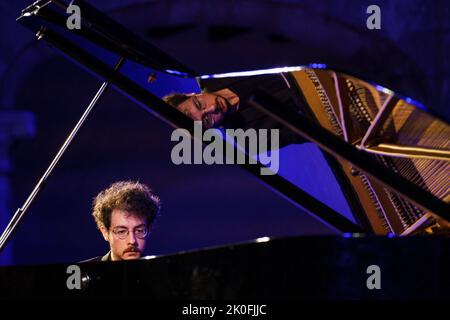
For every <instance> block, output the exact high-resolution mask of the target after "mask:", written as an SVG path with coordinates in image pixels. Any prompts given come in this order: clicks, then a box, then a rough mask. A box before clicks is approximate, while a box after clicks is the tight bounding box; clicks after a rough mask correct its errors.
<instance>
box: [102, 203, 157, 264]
mask: <svg viewBox="0 0 450 320" xmlns="http://www.w3.org/2000/svg"><path fill="white" fill-rule="evenodd" d="M101 231H102V234H103V237H104V238H105V240H106V241H108V242H109V245H110V247H111V258H112V260H130V259H138V258H140V257H141V255H142V252H143V251H144V249H145V243H146V241H147V239H146V236H147V233H148V226H147V225H146V221H145V219H144V218H141V217H139V216H138V215H136V214H134V213H133V212H128V211H123V210H119V209H114V210H113V211H112V213H111V226H110V228H109V230H107V229H106V228H104V227H102V228H101Z"/></svg>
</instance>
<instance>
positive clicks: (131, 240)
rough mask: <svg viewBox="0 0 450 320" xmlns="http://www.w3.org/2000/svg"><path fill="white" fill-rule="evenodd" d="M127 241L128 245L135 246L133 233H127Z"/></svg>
mask: <svg viewBox="0 0 450 320" xmlns="http://www.w3.org/2000/svg"><path fill="white" fill-rule="evenodd" d="M127 241H128V243H131V244H135V243H136V241H137V240H136V235H135V234H134V232H129V233H128V236H127Z"/></svg>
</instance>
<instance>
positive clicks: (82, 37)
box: [18, 0, 385, 231]
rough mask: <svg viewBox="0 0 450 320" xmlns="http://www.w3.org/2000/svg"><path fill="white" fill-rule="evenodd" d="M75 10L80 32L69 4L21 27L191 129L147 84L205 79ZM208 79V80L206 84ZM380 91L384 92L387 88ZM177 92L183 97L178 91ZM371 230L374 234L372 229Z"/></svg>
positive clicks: (344, 226)
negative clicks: (70, 21) (70, 20)
mask: <svg viewBox="0 0 450 320" xmlns="http://www.w3.org/2000/svg"><path fill="white" fill-rule="evenodd" d="M73 4H75V5H78V6H80V8H81V12H82V14H81V16H82V27H81V29H80V30H76V29H74V30H69V29H68V28H67V27H66V20H67V17H68V14H67V13H66V8H67V5H68V1H66V2H63V1H53V0H50V1H37V2H35V3H34V4H33V5H31V6H29V7H28V8H26V9H24V10H23V12H22V15H21V16H20V17H19V18H18V21H19V22H20V23H23V24H24V25H26V26H27V27H29V28H30V29H32V30H33V31H34V32H36V33H37V34H38V35H40V36H42V37H43V39H44V40H47V41H48V42H49V43H51V44H53V45H55V46H56V47H57V48H59V49H60V50H62V51H63V52H64V53H65V54H66V55H68V56H69V57H72V58H74V59H75V60H76V61H78V62H80V63H81V64H82V66H85V67H86V66H87V69H88V70H89V71H91V72H93V73H94V74H96V75H97V76H98V75H100V77H102V78H108V79H110V80H111V81H112V82H113V84H115V85H116V86H117V87H118V88H119V89H120V90H122V92H123V93H125V94H127V95H129V96H130V97H131V98H134V99H135V100H137V101H139V102H140V103H141V106H142V105H146V106H151V110H150V111H153V112H154V113H155V114H156V115H157V116H159V117H160V118H162V119H163V120H165V121H167V122H169V123H170V124H172V125H174V126H176V127H189V125H190V124H189V121H186V120H187V119H186V118H185V117H184V116H181V115H180V114H178V112H174V110H172V109H171V108H167V105H165V104H164V103H162V102H161V101H160V100H159V99H157V98H156V97H155V96H154V95H152V94H151V93H150V91H149V90H148V89H147V88H148V84H147V83H146V81H147V78H148V75H151V74H152V73H155V72H156V73H158V72H159V73H160V74H157V76H161V74H162V75H163V76H167V74H169V75H171V76H176V77H185V78H187V80H186V81H189V79H190V81H191V88H194V90H195V89H197V90H198V88H195V85H194V84H193V83H192V81H193V80H194V79H193V78H192V77H195V76H199V75H200V73H196V72H195V71H192V70H190V69H189V68H188V67H185V66H184V65H183V64H182V63H179V62H178V61H176V60H175V59H173V58H172V57H170V56H169V55H168V54H166V53H164V52H163V51H161V50H160V49H158V48H157V47H155V46H154V45H151V44H149V43H148V42H146V41H145V40H143V39H141V38H139V37H138V36H136V35H135V34H134V33H132V32H131V31H129V30H128V29H126V28H125V27H123V26H122V25H120V24H119V23H117V22H115V21H114V20H112V19H111V18H109V17H108V16H107V15H105V14H103V13H101V12H100V11H98V10H97V9H95V8H94V7H92V6H90V5H88V4H87V3H85V2H83V1H73ZM120 56H124V57H126V58H128V59H129V60H128V61H127V62H126V63H125V65H124V67H123V69H122V70H121V71H120V74H115V73H114V72H111V70H110V69H111V67H112V66H113V65H114V64H115V63H116V62H117V60H118V59H119V57H120ZM203 73H204V72H203ZM207 77H208V76H203V78H207ZM172 79H174V77H172ZM118 83H120V85H118ZM153 89H154V88H152V90H153ZM377 89H378V90H380V91H382V90H383V89H384V88H381V87H380V88H377ZM172 90H174V91H178V90H177V88H176V86H174V87H173V88H172ZM384 90H385V89H384ZM166 93H167V92H166ZM163 94H164V93H159V94H158V95H159V96H162V95H163ZM147 109H148V108H147ZM247 169H248V168H247ZM250 171H251V170H250ZM251 172H252V171H251ZM253 172H254V171H253ZM259 177H260V178H263V181H264V182H266V183H267V184H268V185H269V186H271V187H272V188H273V189H275V190H276V191H279V192H281V194H283V195H284V196H286V197H287V198H288V199H290V200H293V201H294V202H295V203H297V204H301V203H303V204H304V203H308V202H310V203H313V205H312V206H311V207H309V208H305V207H304V206H303V209H306V211H309V212H311V211H315V213H314V214H316V215H317V216H318V217H319V219H321V220H322V221H324V222H326V223H327V224H329V225H331V226H334V227H335V228H336V229H337V230H341V231H358V230H360V229H359V227H358V226H356V225H355V224H354V221H351V220H352V219H351V217H349V216H348V215H346V217H344V216H345V214H344V215H341V214H339V213H337V212H336V211H334V210H333V209H332V208H329V207H328V206H327V205H324V204H321V203H320V202H314V200H313V199H312V198H311V197H309V196H308V195H307V194H305V193H304V192H303V191H302V190H301V189H300V188H299V186H298V185H296V184H294V183H291V182H289V179H284V178H283V177H281V176H279V175H277V176H275V177H273V178H270V179H264V176H259ZM266 178H267V177H266ZM302 192H303V193H302ZM301 206H302V205H301ZM312 209H314V210H312ZM341 211H342V210H341ZM321 212H322V213H321ZM323 212H325V213H323ZM365 229H366V231H368V230H367V227H366V228H365Z"/></svg>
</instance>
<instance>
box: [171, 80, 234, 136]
mask: <svg viewBox="0 0 450 320" xmlns="http://www.w3.org/2000/svg"><path fill="white" fill-rule="evenodd" d="M238 103H239V97H238V96H237V95H236V94H234V93H233V92H232V91H230V90H229V89H222V90H220V91H216V92H213V93H209V92H203V93H200V94H193V95H191V96H190V98H189V99H187V100H186V101H183V102H182V103H180V105H179V106H178V107H177V109H178V110H180V111H181V112H183V113H184V114H186V115H187V116H188V117H190V118H191V119H193V120H195V121H203V126H204V127H206V128H211V127H215V126H218V125H220V123H221V122H222V121H223V119H224V117H225V115H226V114H227V113H229V112H231V111H232V110H233V109H235V108H236V107H237V104H238Z"/></svg>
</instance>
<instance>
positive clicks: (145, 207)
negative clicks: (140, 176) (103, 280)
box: [89, 181, 161, 261]
mask: <svg viewBox="0 0 450 320" xmlns="http://www.w3.org/2000/svg"><path fill="white" fill-rule="evenodd" d="M160 208H161V202H160V199H159V198H158V196H156V195H155V194H154V193H153V192H152V190H151V189H150V188H149V187H148V186H146V185H145V184H142V183H139V182H132V181H119V182H116V183H113V184H112V185H111V186H110V187H109V188H108V189H106V190H103V191H102V192H100V193H99V194H98V195H97V196H96V197H95V199H94V201H93V212H92V215H93V217H94V219H95V222H96V223H97V227H98V229H99V230H100V231H101V233H102V235H103V238H104V239H105V240H106V241H107V242H108V243H109V247H110V251H109V252H108V253H107V254H106V255H105V256H103V257H97V258H93V259H90V260H89V261H119V260H131V259H138V258H140V257H141V255H142V253H143V252H144V250H145V245H146V241H147V237H148V234H149V231H150V229H151V227H152V225H153V223H154V221H155V219H156V216H157V215H158V213H159V211H160Z"/></svg>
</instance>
